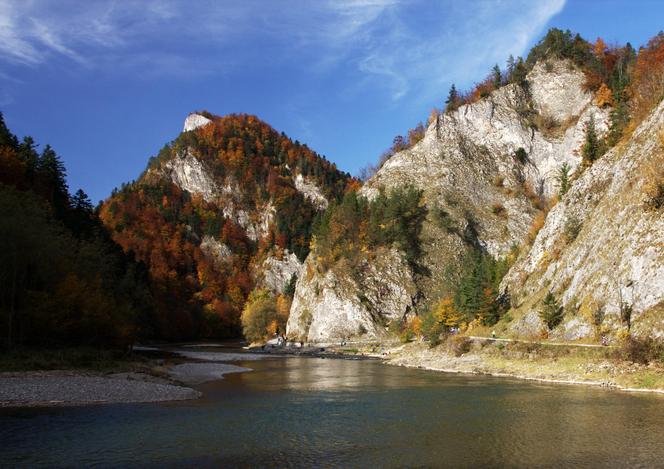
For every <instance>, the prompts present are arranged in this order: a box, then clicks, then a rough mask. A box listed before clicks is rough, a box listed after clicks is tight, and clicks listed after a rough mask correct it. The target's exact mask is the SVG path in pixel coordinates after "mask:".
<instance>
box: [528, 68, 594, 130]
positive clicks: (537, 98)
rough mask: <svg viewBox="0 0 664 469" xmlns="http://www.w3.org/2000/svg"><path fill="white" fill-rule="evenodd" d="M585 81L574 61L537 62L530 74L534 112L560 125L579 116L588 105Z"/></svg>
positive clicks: (529, 80)
mask: <svg viewBox="0 0 664 469" xmlns="http://www.w3.org/2000/svg"><path fill="white" fill-rule="evenodd" d="M585 81H586V80H585V76H584V74H583V73H582V72H580V71H579V70H577V69H576V68H575V67H574V65H572V63H571V62H568V61H560V60H550V61H544V62H538V63H537V64H535V66H534V67H533V69H532V70H531V71H530V73H529V74H528V83H529V84H530V93H531V95H532V98H533V104H534V107H535V110H536V111H538V112H539V113H541V114H543V115H545V116H548V117H551V118H554V119H555V120H557V121H558V122H560V123H563V122H565V121H566V120H568V119H573V118H575V117H577V116H579V115H580V114H581V113H582V112H583V110H584V109H585V108H586V106H587V105H588V102H589V99H588V98H589V95H588V93H586V92H585V91H584V89H583V84H584V82H585Z"/></svg>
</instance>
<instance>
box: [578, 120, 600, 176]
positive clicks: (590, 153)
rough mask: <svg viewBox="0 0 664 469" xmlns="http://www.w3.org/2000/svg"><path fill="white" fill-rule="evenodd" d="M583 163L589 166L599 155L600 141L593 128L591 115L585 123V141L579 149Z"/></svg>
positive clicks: (593, 122)
mask: <svg viewBox="0 0 664 469" xmlns="http://www.w3.org/2000/svg"><path fill="white" fill-rule="evenodd" d="M581 153H582V156H583V162H584V164H586V165H588V166H590V165H591V164H593V162H595V160H597V159H598V158H599V157H600V155H601V149H600V142H599V139H598V138H597V131H596V130H595V119H594V118H593V117H592V116H591V117H590V120H588V124H587V125H586V141H585V143H584V144H583V148H582V149H581Z"/></svg>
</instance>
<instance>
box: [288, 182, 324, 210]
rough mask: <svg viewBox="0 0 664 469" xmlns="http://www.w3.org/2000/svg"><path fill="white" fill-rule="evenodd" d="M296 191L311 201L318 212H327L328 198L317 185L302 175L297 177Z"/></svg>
mask: <svg viewBox="0 0 664 469" xmlns="http://www.w3.org/2000/svg"><path fill="white" fill-rule="evenodd" d="M294 182H295V189H297V190H298V191H299V192H300V193H301V194H302V195H303V196H304V198H305V199H307V200H309V201H310V202H311V203H312V204H314V206H315V207H316V208H317V209H318V210H325V209H326V208H327V205H328V201H327V198H326V197H325V196H324V195H323V192H322V191H321V190H320V187H318V186H317V185H316V184H314V183H313V182H311V181H307V180H306V179H305V178H304V177H303V176H302V175H301V174H298V175H297V176H295V179H294Z"/></svg>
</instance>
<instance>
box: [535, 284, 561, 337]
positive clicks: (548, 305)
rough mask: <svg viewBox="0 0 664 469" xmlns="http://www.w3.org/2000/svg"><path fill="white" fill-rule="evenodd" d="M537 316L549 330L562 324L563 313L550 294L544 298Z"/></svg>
mask: <svg viewBox="0 0 664 469" xmlns="http://www.w3.org/2000/svg"><path fill="white" fill-rule="evenodd" d="M539 315H540V318H541V319H542V321H544V324H546V327H547V328H549V330H550V329H553V328H554V327H556V326H557V325H558V324H560V323H561V322H562V320H563V316H564V315H565V311H564V310H563V307H562V306H561V305H560V303H558V300H556V297H555V296H554V295H553V293H552V292H549V293H547V295H546V297H544V301H543V302H542V308H541V309H540V311H539Z"/></svg>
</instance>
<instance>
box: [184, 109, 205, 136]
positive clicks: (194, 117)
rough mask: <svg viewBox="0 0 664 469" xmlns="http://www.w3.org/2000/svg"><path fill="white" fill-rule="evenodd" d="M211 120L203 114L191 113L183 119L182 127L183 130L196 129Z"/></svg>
mask: <svg viewBox="0 0 664 469" xmlns="http://www.w3.org/2000/svg"><path fill="white" fill-rule="evenodd" d="M210 122H212V121H211V120H210V119H208V118H207V117H205V116H201V115H200V114H196V113H191V114H189V115H188V116H187V118H186V119H185V120H184V127H183V129H182V131H183V132H189V131H191V130H194V129H197V128H199V127H202V126H204V125H206V124H209V123H210Z"/></svg>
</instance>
